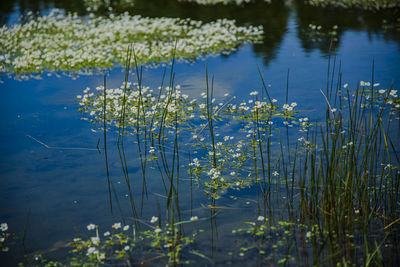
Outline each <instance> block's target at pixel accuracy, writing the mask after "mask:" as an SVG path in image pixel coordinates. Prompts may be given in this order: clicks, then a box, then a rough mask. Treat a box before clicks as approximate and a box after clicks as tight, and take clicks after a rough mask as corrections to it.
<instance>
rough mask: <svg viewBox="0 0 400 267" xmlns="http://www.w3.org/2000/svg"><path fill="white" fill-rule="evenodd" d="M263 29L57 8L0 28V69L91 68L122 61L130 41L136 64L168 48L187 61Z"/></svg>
mask: <svg viewBox="0 0 400 267" xmlns="http://www.w3.org/2000/svg"><path fill="white" fill-rule="evenodd" d="M262 34H263V30H262V27H253V26H249V27H239V26H236V25H235V22H234V21H233V20H227V19H221V20H217V21H215V22H211V23H202V22H200V21H194V20H190V19H178V18H145V17H141V16H131V15H129V14H127V13H125V14H122V15H115V16H114V15H110V16H109V17H97V18H96V17H94V16H90V17H88V18H79V17H78V16H77V15H74V14H67V15H64V14H62V13H61V12H58V11H57V10H56V11H53V12H51V14H49V15H48V16H43V17H38V18H33V16H32V17H31V19H28V22H26V23H23V24H17V25H13V26H11V27H8V26H6V25H4V26H3V27H2V28H0V73H14V74H16V75H20V76H21V75H24V74H31V73H33V74H36V73H42V72H44V71H62V72H78V73H88V72H89V73H90V72H92V71H93V70H99V69H104V68H112V67H113V66H114V65H115V64H116V63H122V62H123V59H124V58H125V57H126V51H127V48H128V45H129V44H132V45H133V47H134V50H135V51H134V52H135V56H136V59H137V62H138V63H140V64H145V63H149V64H150V63H160V62H169V60H170V59H171V55H172V50H174V51H175V57H176V58H177V59H179V60H192V59H196V58H199V57H202V56H209V55H216V54H219V53H229V52H231V51H233V50H235V49H236V48H237V47H238V46H239V45H241V44H243V43H245V42H258V41H260V39H261V36H262Z"/></svg>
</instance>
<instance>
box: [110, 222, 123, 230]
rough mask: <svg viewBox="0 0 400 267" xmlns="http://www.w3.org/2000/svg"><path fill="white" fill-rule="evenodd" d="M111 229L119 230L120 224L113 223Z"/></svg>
mask: <svg viewBox="0 0 400 267" xmlns="http://www.w3.org/2000/svg"><path fill="white" fill-rule="evenodd" d="M111 227H112V228H114V229H119V228H121V223H114V224H113V225H112V226H111Z"/></svg>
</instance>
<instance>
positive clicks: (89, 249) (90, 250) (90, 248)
mask: <svg viewBox="0 0 400 267" xmlns="http://www.w3.org/2000/svg"><path fill="white" fill-rule="evenodd" d="M97 253H99V251H98V250H97V249H96V248H95V247H89V248H88V251H87V253H86V255H91V254H97Z"/></svg>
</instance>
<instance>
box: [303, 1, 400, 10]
mask: <svg viewBox="0 0 400 267" xmlns="http://www.w3.org/2000/svg"><path fill="white" fill-rule="evenodd" d="M306 2H307V3H308V4H310V5H313V6H321V7H328V6H331V7H340V8H361V9H367V10H379V9H387V8H398V7H400V1H399V0H307V1H306Z"/></svg>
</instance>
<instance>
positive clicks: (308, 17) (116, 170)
mask: <svg viewBox="0 0 400 267" xmlns="http://www.w3.org/2000/svg"><path fill="white" fill-rule="evenodd" d="M51 8H61V9H65V10H66V11H73V12H78V14H80V15H85V14H86V8H85V7H84V6H83V4H82V2H81V1H71V0H70V1H8V0H3V1H2V2H1V4H0V16H1V17H0V22H1V23H2V24H13V23H16V22H18V17H19V16H20V15H21V14H25V13H26V12H27V11H30V10H32V11H37V12H40V13H42V14H45V13H46V12H48V10H49V9H51ZM114 11H116V12H122V11H126V10H125V9H124V8H123V7H118V6H115V7H114ZM129 11H130V12H131V13H132V14H141V15H143V16H150V17H160V16H167V17H189V18H193V19H196V20H203V21H213V20H216V19H218V18H229V19H235V20H236V21H237V23H238V24H241V25H263V27H264V31H265V34H264V39H263V43H262V44H256V45H251V44H247V45H244V46H242V47H240V48H239V49H238V50H237V51H236V52H234V53H233V54H231V55H229V56H218V57H212V58H207V59H206V60H205V61H198V62H195V63H192V64H187V63H178V64H177V65H176V66H175V71H176V84H181V85H182V88H183V89H182V90H183V91H186V92H187V93H188V94H189V95H197V96H198V95H200V93H201V92H203V91H204V88H205V78H204V77H205V65H206V64H207V66H208V71H209V73H211V74H213V75H214V76H215V95H216V96H217V97H221V96H223V95H224V94H225V93H230V94H231V95H236V96H238V97H239V98H248V94H249V92H251V91H253V90H254V89H257V90H258V89H260V88H261V81H260V78H259V75H258V72H257V66H259V67H260V68H261V69H262V71H263V73H264V76H265V80H266V83H267V84H270V85H271V87H270V94H271V96H272V97H273V98H276V99H278V100H280V102H281V103H282V102H284V98H285V88H286V75H287V71H288V69H290V79H289V101H290V102H297V104H298V106H299V109H300V110H304V111H305V112H306V114H307V115H308V116H309V117H310V119H311V120H318V119H321V118H322V117H323V116H324V114H321V112H319V110H321V108H323V107H324V106H325V102H324V99H323V96H322V95H321V93H320V89H321V88H324V87H325V86H326V78H327V66H328V54H329V44H330V40H329V38H322V40H321V41H320V42H313V41H312V40H311V38H309V36H307V34H305V32H306V31H307V29H308V25H309V24H310V23H311V24H314V25H322V28H323V30H324V29H331V28H332V26H333V25H337V26H338V35H337V39H338V41H337V42H336V43H335V49H336V57H337V62H336V64H339V61H340V62H341V68H342V72H343V79H342V80H343V83H349V85H350V86H352V87H355V86H356V85H357V84H358V83H359V81H360V80H364V81H370V80H371V69H372V61H373V60H374V62H375V73H374V79H375V81H377V82H380V84H381V87H382V88H389V87H390V85H391V84H392V82H393V81H394V88H398V87H397V85H398V83H399V78H400V50H399V48H400V28H399V27H398V26H397V28H396V26H394V28H392V29H385V25H395V20H396V18H397V17H399V12H398V11H395V10H391V11H385V12H379V13H374V12H363V11H359V10H352V9H350V10H343V9H320V8H314V7H309V6H306V5H303V4H302V3H301V1H294V2H293V3H292V4H285V3H283V2H280V1H273V3H272V4H271V5H269V4H265V3H263V2H262V1H258V2H256V3H253V4H249V5H245V6H239V7H238V6H233V5H228V6H224V5H218V6H213V7H205V6H197V5H195V4H189V3H178V2H176V1H160V0H155V1H148V0H147V1H145V0H141V1H139V0H136V2H135V6H134V8H133V9H132V10H129ZM99 12H100V13H101V12H102V10H100V11H99ZM384 19H386V20H387V23H386V24H385V25H384V24H383V20H384ZM162 71H163V70H162V69H161V68H160V69H146V70H145V71H144V78H143V82H144V83H145V84H148V85H151V86H158V85H159V83H160V81H161V76H162ZM0 79H2V83H1V84H0V92H1V103H0V114H1V115H0V125H1V131H0V140H1V141H0V151H1V154H0V157H1V158H0V222H1V223H3V222H7V223H8V225H9V231H11V232H14V233H16V234H17V235H18V236H19V239H18V240H17V245H15V246H13V247H12V248H11V251H10V252H7V253H4V252H0V265H2V266H3V265H4V266H8V265H13V264H15V263H16V262H18V261H22V257H21V255H22V253H24V249H25V252H27V253H36V252H46V251H48V250H49V249H51V248H53V247H54V244H56V243H57V242H59V241H62V242H66V241H68V240H71V239H72V238H73V237H75V236H77V235H82V234H83V235H85V234H86V232H85V231H86V225H88V224H89V223H96V224H98V225H100V226H103V229H104V231H105V230H107V229H109V227H110V225H111V224H112V223H114V222H117V221H121V215H120V213H119V212H117V211H114V213H113V214H111V213H110V203H109V198H108V185H107V177H106V172H105V165H104V155H103V154H99V152H98V151H97V149H96V145H97V142H98V141H99V139H100V140H101V141H100V144H101V143H102V133H99V132H97V133H96V132H93V131H92V130H91V129H92V128H93V129H95V127H94V126H92V125H91V124H90V123H88V122H87V121H83V120H81V117H82V116H81V114H80V113H79V112H78V103H77V99H76V95H78V94H81V93H82V90H83V89H85V88H86V87H92V88H94V87H96V86H98V85H101V84H102V82H103V76H102V75H100V74H99V75H93V76H81V77H79V78H77V79H72V78H70V77H65V76H61V77H55V76H52V77H47V75H45V74H44V75H43V78H42V79H41V80H28V81H17V80H14V79H12V78H6V77H0ZM122 80H123V73H122V70H121V69H120V68H117V69H115V70H113V71H111V73H110V75H109V79H108V87H110V88H112V87H117V86H119V85H120V83H121V81H122ZM31 137H33V138H35V139H37V140H39V141H40V142H43V143H45V144H47V145H48V146H50V147H58V148H54V149H53V148H46V147H45V146H43V145H42V144H40V143H39V142H38V141H35V140H34V139H33V138H31ZM108 141H109V146H110V151H109V157H110V158H109V162H110V172H111V178H112V180H113V181H114V183H115V186H116V191H117V195H118V197H119V200H120V202H121V206H122V211H123V213H124V214H123V216H124V217H125V218H129V217H131V216H132V214H131V213H130V202H129V199H128V197H126V194H128V192H127V188H126V185H125V184H124V183H125V182H124V178H123V174H122V171H121V164H120V160H119V157H118V151H117V149H116V147H115V146H114V145H113V144H115V142H116V138H115V135H113V134H112V133H110V135H109V140H108ZM126 143H127V145H126V150H127V160H128V165H129V172H130V176H131V177H132V179H133V180H134V181H136V182H135V183H137V185H138V186H136V188H135V189H134V192H135V194H134V195H135V198H136V200H137V203H140V200H141V193H142V192H141V189H142V186H141V173H140V164H139V160H138V156H137V154H136V152H134V151H135V149H136V145H135V144H134V143H133V138H132V139H129V138H128V139H127V140H126ZM60 147H61V148H60ZM62 148H65V149H62ZM71 148H72V149H71ZM158 176H159V175H158V172H156V171H151V170H150V172H149V173H148V177H149V178H148V181H147V183H148V186H149V192H150V194H149V197H148V200H146V201H144V204H143V205H144V208H143V213H142V215H141V216H140V217H141V218H143V220H146V221H148V220H150V218H151V217H152V216H154V215H156V214H157V203H162V205H163V203H164V202H165V200H164V199H163V198H162V197H159V195H158V194H161V195H162V194H164V193H163V192H164V191H163V188H162V185H161V183H160V182H159V177H158ZM181 188H184V189H182V190H181V192H180V194H181V195H180V199H181V209H182V210H183V211H184V212H183V213H182V214H183V216H184V217H185V218H186V219H188V218H190V215H191V212H190V209H191V207H190V205H189V202H190V201H189V200H190V199H192V208H193V209H194V210H193V211H192V214H193V215H197V216H199V217H207V216H209V211H208V210H207V209H201V207H202V206H201V204H205V205H208V203H209V200H208V199H207V197H206V196H205V195H204V194H203V193H202V192H201V191H199V190H197V189H193V190H194V193H193V194H190V191H189V190H188V188H189V182H188V181H187V180H186V181H182V187H181ZM253 194H254V192H252V191H251V190H244V191H243V192H240V193H237V195H238V196H239V201H237V202H232V201H231V200H230V199H229V197H228V196H227V197H223V198H222V199H220V200H218V205H220V206H224V205H227V206H231V207H237V208H241V210H240V212H239V213H238V212H236V211H232V210H224V211H221V213H220V214H219V217H218V221H217V222H218V226H219V230H218V231H219V236H221V238H220V240H217V241H215V243H213V244H210V242H209V238H210V237H209V236H207V237H206V238H204V239H205V240H202V241H201V242H203V243H202V244H203V245H204V247H205V249H204V250H205V251H209V254H208V255H209V256H210V255H211V254H213V257H214V260H215V262H216V263H218V262H220V263H228V262H229V260H228V259H226V258H224V257H222V256H218V253H220V255H225V254H226V251H225V250H226V249H225V246H226V244H229V242H230V239H229V238H226V239H224V238H222V236H225V235H224V234H226V233H230V231H231V230H232V229H235V228H237V225H239V224H240V223H241V222H243V221H246V220H254V215H255V214H256V213H255V210H256V204H254V202H252V201H251V202H249V201H248V200H247V199H254V196H253ZM137 205H138V206H140V204H137ZM162 205H161V206H162ZM114 208H115V207H114ZM28 211H30V215H29V217H28ZM238 214H239V215H238ZM27 218H28V223H26V221H27ZM25 227H26V240H25V242H24V245H25V248H24V247H23V246H22V245H21V244H22V237H23V235H24V228H25ZM203 227H204V228H205V229H207V228H209V223H208V222H207V223H204V226H203ZM213 250H214V251H215V252H214V253H211V251H213ZM228 250H229V249H228ZM56 252H57V251H56ZM59 253H61V254H60V255H62V253H63V252H62V251H61V252H59ZM397 256H398V255H397ZM61 257H62V256H61ZM210 257H211V256H210Z"/></svg>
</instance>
